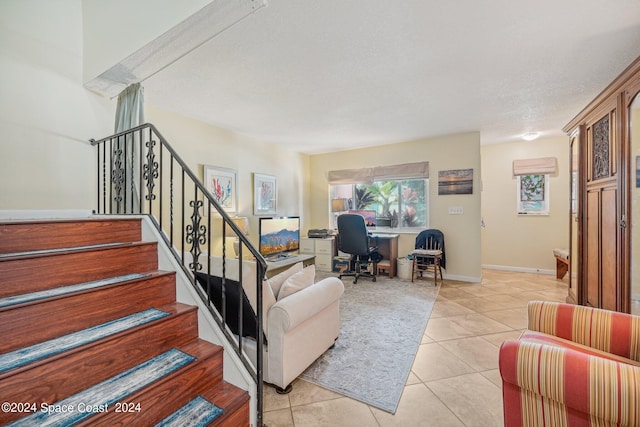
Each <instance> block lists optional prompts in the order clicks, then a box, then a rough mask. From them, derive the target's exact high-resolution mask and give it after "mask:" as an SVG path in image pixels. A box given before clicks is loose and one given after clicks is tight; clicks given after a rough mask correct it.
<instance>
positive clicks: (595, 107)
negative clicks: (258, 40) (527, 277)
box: [563, 58, 640, 312]
mask: <svg viewBox="0 0 640 427" xmlns="http://www.w3.org/2000/svg"><path fill="white" fill-rule="evenodd" d="M639 93H640V58H638V59H636V60H635V61H634V62H633V63H632V64H631V65H630V66H629V67H628V68H627V69H626V70H624V71H623V72H622V74H620V75H619V76H618V77H617V78H616V79H615V80H614V81H613V82H612V83H611V84H610V85H609V86H608V87H607V88H606V89H605V90H604V91H603V92H602V93H600V94H599V95H598V96H597V97H596V98H595V99H594V100H593V101H592V102H591V103H590V104H589V105H587V106H586V108H585V109H584V110H582V111H581V112H580V114H578V115H577V116H576V117H575V118H574V119H573V120H571V122H569V123H568V124H567V125H566V126H565V128H564V129H563V130H564V131H565V132H566V133H567V134H568V135H569V138H570V146H571V172H572V173H571V176H572V179H571V197H572V203H571V215H570V230H571V231H570V233H571V238H570V269H569V272H570V275H569V281H570V285H569V295H568V298H567V301H568V302H571V303H576V304H581V305H588V306H593V307H600V308H605V309H609V310H616V311H622V312H629V311H630V309H631V306H632V299H636V300H637V299H640V298H639V297H640V285H639V283H640V271H639V270H640V268H639V267H638V265H639V264H640V233H639V234H638V237H634V227H635V229H640V196H639V195H638V194H636V193H640V123H639V122H640V114H639V113H638V112H639V111H640V95H639ZM634 116H635V120H632V119H633V118H634ZM636 210H637V212H636ZM636 248H638V249H636ZM634 259H635V260H638V262H634Z"/></svg>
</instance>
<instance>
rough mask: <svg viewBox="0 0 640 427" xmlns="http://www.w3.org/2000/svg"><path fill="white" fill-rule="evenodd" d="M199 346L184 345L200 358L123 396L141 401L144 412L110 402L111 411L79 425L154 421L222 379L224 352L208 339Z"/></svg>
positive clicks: (130, 423) (135, 402)
mask: <svg viewBox="0 0 640 427" xmlns="http://www.w3.org/2000/svg"><path fill="white" fill-rule="evenodd" d="M198 347H199V349H198V350H197V351H194V352H192V351H189V350H188V348H189V346H185V347H184V351H185V352H187V353H188V354H191V355H194V356H196V357H197V358H198V360H197V361H196V362H194V363H191V364H189V365H187V366H185V367H184V368H182V369H181V370H179V371H178V372H176V373H174V374H172V375H169V376H167V377H166V378H164V379H163V380H161V381H158V382H157V383H154V384H152V385H151V386H149V387H147V388H145V389H142V390H140V391H139V392H137V393H135V394H134V395H132V396H130V397H128V398H126V399H123V402H125V401H126V402H129V403H134V404H138V403H139V404H140V408H141V410H140V412H137V411H134V412H115V409H116V406H110V407H109V412H107V413H103V414H98V415H96V416H94V417H91V418H89V419H87V420H85V421H83V422H82V423H79V424H77V425H78V426H95V425H105V426H106V425H108V426H116V425H122V426H132V425H153V424H154V423H157V422H159V421H161V420H162V419H164V418H165V417H167V416H169V415H170V414H171V413H173V412H174V411H176V410H177V409H178V408H180V407H181V406H182V405H184V404H186V403H187V402H189V400H191V399H192V398H193V397H194V396H196V395H198V394H200V393H203V392H205V391H207V390H209V389H211V388H214V387H215V386H216V385H217V384H219V383H220V382H222V364H223V353H222V351H216V352H215V353H212V352H211V350H212V346H211V344H210V343H207V342H205V341H198ZM218 350H219V349H218Z"/></svg>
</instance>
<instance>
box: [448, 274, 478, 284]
mask: <svg viewBox="0 0 640 427" xmlns="http://www.w3.org/2000/svg"><path fill="white" fill-rule="evenodd" d="M444 279H445V280H457V281H459V282H472V283H480V282H482V277H469V276H458V275H452V274H445V275H444Z"/></svg>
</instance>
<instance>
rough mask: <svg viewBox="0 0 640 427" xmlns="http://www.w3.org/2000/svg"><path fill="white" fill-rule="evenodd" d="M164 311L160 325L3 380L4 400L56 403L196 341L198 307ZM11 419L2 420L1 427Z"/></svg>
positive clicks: (10, 374) (72, 352)
mask: <svg viewBox="0 0 640 427" xmlns="http://www.w3.org/2000/svg"><path fill="white" fill-rule="evenodd" d="M165 310H167V311H171V312H172V313H171V315H170V316H167V317H165V318H163V319H161V320H160V321H157V322H150V323H148V324H146V325H142V326H141V327H139V328H136V329H135V330H133V329H132V330H127V331H124V332H123V333H121V334H118V335H117V336H113V337H110V338H108V339H103V340H100V341H95V342H92V343H89V344H87V345H85V346H82V347H79V348H76V349H74V350H70V351H67V352H64V353H60V354H57V355H54V356H52V357H50V358H48V359H43V360H39V361H37V362H34V363H31V364H29V365H26V366H23V367H20V368H18V369H14V370H12V371H8V372H5V373H3V374H0V396H3V398H5V399H7V400H8V401H12V402H34V403H37V404H38V405H40V404H41V403H45V402H46V403H52V402H55V401H58V400H61V399H62V398H64V397H67V396H69V395H71V394H74V393H77V392H79V391H81V390H82V389H84V388H86V387H88V386H89V385H91V384H93V383H95V382H100V381H102V380H104V379H106V378H109V377H111V376H113V375H116V374H118V373H119V372H121V371H123V370H126V369H129V368H131V367H133V366H135V365H136V364H139V363H142V362H143V361H144V360H146V359H147V358H149V356H154V355H157V354H160V353H162V352H164V351H167V350H169V349H170V348H174V347H179V346H182V345H184V344H187V343H188V342H191V341H193V340H195V339H196V338H197V337H198V318H197V310H196V308H195V307H193V306H188V305H185V304H180V303H175V304H173V305H172V307H171V308H169V307H165ZM7 416H8V415H4V416H3V415H2V414H0V424H2V423H4V422H6V421H7Z"/></svg>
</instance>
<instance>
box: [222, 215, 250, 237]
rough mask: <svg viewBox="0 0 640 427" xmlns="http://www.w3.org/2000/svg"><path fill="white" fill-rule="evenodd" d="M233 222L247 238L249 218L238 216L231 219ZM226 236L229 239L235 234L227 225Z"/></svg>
mask: <svg viewBox="0 0 640 427" xmlns="http://www.w3.org/2000/svg"><path fill="white" fill-rule="evenodd" d="M231 221H233V223H234V224H235V225H236V226H237V227H238V228H239V229H240V231H241V232H242V234H244V235H245V236H248V235H249V218H247V217H246V216H236V217H233V218H231ZM225 234H226V235H227V237H229V236H231V235H233V234H235V233H234V232H233V230H232V229H231V227H228V226H227V225H226V224H225Z"/></svg>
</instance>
